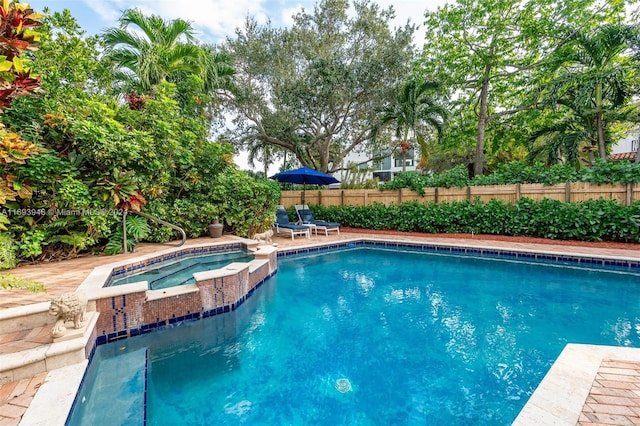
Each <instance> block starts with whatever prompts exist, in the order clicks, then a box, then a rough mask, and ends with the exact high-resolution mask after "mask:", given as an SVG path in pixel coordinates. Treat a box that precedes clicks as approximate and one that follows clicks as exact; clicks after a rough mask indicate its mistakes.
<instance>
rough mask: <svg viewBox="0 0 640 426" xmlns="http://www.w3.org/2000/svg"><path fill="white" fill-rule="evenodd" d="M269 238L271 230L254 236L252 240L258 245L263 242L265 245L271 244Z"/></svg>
mask: <svg viewBox="0 0 640 426" xmlns="http://www.w3.org/2000/svg"><path fill="white" fill-rule="evenodd" d="M271 237H273V231H272V230H271V229H268V230H266V231H265V232H262V233H258V234H255V235H254V236H253V239H254V240H258V242H259V243H260V242H263V241H264V242H265V243H267V244H271V243H272V242H273V240H272V239H271Z"/></svg>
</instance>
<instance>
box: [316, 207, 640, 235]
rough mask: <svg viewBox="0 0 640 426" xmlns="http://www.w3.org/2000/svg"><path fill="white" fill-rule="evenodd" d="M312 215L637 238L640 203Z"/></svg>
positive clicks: (333, 210)
mask: <svg viewBox="0 0 640 426" xmlns="http://www.w3.org/2000/svg"><path fill="white" fill-rule="evenodd" d="M311 209H312V210H313V214H314V216H316V217H317V218H322V219H325V220H331V221H335V222H340V223H341V224H342V225H344V226H348V227H352V228H362V229H393V230H398V231H407V232H411V231H414V232H426V233H473V234H495V235H512V236H528V237H541V238H549V239H555V240H580V241H621V242H636V243H637V242H640V202H636V203H634V204H633V205H631V206H623V205H621V204H620V203H618V202H617V201H615V200H605V199H599V200H588V201H584V202H582V203H563V202H560V201H556V200H551V199H543V200H541V201H534V200H531V199H528V198H522V199H521V200H519V201H518V202H517V203H515V204H510V203H508V202H506V201H501V200H495V199H494V200H491V201H489V202H488V203H482V202H480V201H479V200H474V201H473V202H471V201H468V200H466V201H460V202H452V203H440V204H435V203H419V202H417V201H410V202H406V203H402V204H400V205H396V204H393V205H390V206H385V205H383V204H379V203H374V204H372V205H370V206H343V207H340V206H331V207H323V206H311Z"/></svg>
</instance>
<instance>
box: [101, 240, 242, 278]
mask: <svg viewBox="0 0 640 426" xmlns="http://www.w3.org/2000/svg"><path fill="white" fill-rule="evenodd" d="M233 251H246V245H244V244H241V243H229V244H221V245H214V246H211V245H209V246H193V247H185V248H183V249H179V250H176V251H174V252H171V253H165V254H162V255H159V256H156V257H150V258H147V259H144V260H140V261H137V262H133V263H129V264H126V265H120V266H114V267H113V268H112V269H111V274H110V275H109V276H108V277H107V280H106V281H105V284H106V283H108V282H109V281H111V280H114V279H118V278H122V277H126V276H128V275H132V274H135V273H138V272H142V271H144V270H145V269H146V268H148V267H150V266H153V265H156V264H158V263H163V262H166V261H168V260H173V259H182V258H188V257H191V256H203V255H208V254H222V253H229V252H233Z"/></svg>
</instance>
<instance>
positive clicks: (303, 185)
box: [302, 183, 307, 208]
mask: <svg viewBox="0 0 640 426" xmlns="http://www.w3.org/2000/svg"><path fill="white" fill-rule="evenodd" d="M306 187H307V185H305V184H304V183H303V184H302V208H304V191H305V189H307V188H306Z"/></svg>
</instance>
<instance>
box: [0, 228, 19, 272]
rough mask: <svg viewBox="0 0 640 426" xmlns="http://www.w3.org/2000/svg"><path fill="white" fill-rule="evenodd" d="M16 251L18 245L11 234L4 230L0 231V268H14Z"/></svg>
mask: <svg viewBox="0 0 640 426" xmlns="http://www.w3.org/2000/svg"><path fill="white" fill-rule="evenodd" d="M16 251H18V247H16V244H15V241H13V238H12V237H11V235H9V234H7V233H5V232H2V233H0V270H1V269H11V268H15V266H16V265H17V263H18V261H17V260H16Z"/></svg>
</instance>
